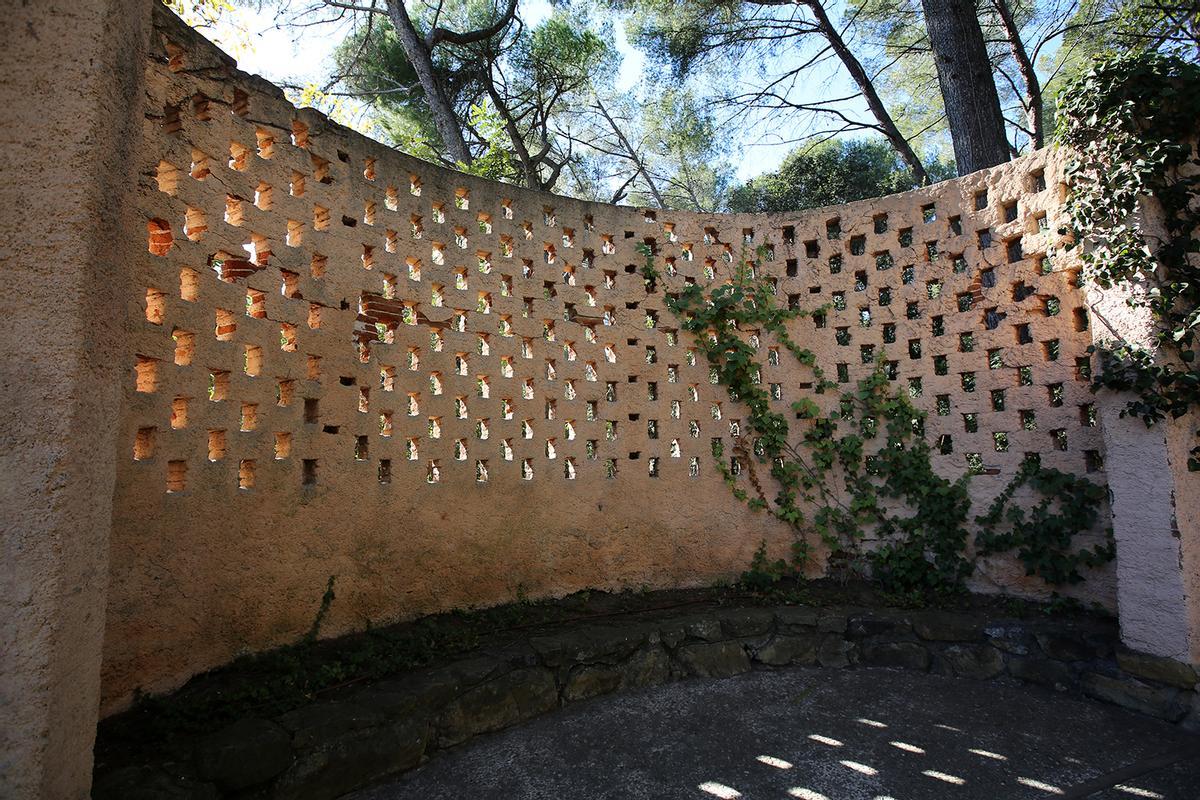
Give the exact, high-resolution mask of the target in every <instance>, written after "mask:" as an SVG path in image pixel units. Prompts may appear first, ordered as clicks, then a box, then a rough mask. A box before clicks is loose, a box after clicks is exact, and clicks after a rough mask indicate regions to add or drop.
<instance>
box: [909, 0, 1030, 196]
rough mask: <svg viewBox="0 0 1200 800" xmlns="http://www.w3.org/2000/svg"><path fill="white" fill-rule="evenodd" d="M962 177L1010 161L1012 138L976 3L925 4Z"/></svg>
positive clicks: (942, 0)
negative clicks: (1009, 137) (1010, 140)
mask: <svg viewBox="0 0 1200 800" xmlns="http://www.w3.org/2000/svg"><path fill="white" fill-rule="evenodd" d="M921 7H922V8H923V9H924V12H925V29H926V31H928V32H929V44H930V46H931V47H932V48H933V62H934V64H935V65H936V66H937V74H938V83H939V84H940V85H941V88H942V100H943V101H944V103H945V106H946V118H947V119H948V120H949V122H950V138H951V140H952V141H953V142H954V160H955V162H956V163H957V164H958V174H959V175H966V174H967V173H968V172H974V171H975V170H978V169H983V168H985V167H992V166H995V165H996V164H1001V163H1003V162H1005V161H1008V158H1009V149H1008V134H1007V132H1006V131H1005V130H1004V114H1003V113H1002V112H1001V111H1000V97H999V95H998V94H997V93H996V81H995V79H994V78H993V77H992V65H991V62H990V61H989V60H988V53H987V47H986V46H985V45H984V43H983V32H982V31H981V30H980V28H979V17H978V16H976V14H975V3H974V2H973V0H921Z"/></svg>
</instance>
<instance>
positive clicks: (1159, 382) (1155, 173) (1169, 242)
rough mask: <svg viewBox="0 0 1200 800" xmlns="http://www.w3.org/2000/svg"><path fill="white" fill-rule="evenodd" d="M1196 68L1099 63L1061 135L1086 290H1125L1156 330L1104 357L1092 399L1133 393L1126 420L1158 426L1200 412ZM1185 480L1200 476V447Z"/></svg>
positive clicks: (1141, 57)
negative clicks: (1156, 216) (1147, 205)
mask: <svg viewBox="0 0 1200 800" xmlns="http://www.w3.org/2000/svg"><path fill="white" fill-rule="evenodd" d="M1198 107H1200V67H1198V66H1196V65H1195V64H1190V63H1187V62H1184V61H1182V60H1180V59H1177V58H1174V57H1169V56H1163V55H1161V54H1158V53H1154V52H1140V53H1133V54H1128V55H1124V56H1119V57H1116V58H1108V59H1101V60H1099V61H1097V62H1096V63H1095V65H1094V66H1093V67H1092V68H1091V69H1090V70H1088V71H1087V72H1085V73H1084V74H1083V75H1081V76H1080V77H1079V79H1078V80H1077V81H1076V83H1075V84H1073V85H1072V86H1071V88H1070V89H1069V90H1067V91H1066V92H1064V93H1063V97H1062V100H1061V107H1060V115H1059V129H1058V133H1057V137H1058V140H1059V142H1060V143H1061V144H1063V145H1065V146H1066V147H1068V148H1069V151H1070V160H1069V161H1068V164H1067V167H1066V170H1065V178H1066V180H1067V182H1068V183H1069V185H1070V186H1071V193H1070V196H1069V197H1068V199H1067V204H1066V209H1067V212H1068V215H1069V223H1068V228H1067V231H1066V232H1069V233H1070V234H1071V235H1072V237H1073V240H1074V242H1075V246H1079V245H1084V247H1083V248H1082V253H1081V258H1082V261H1083V265H1084V267H1083V270H1084V278H1086V279H1088V280H1090V281H1092V282H1094V283H1095V284H1096V285H1098V286H1100V287H1101V288H1104V289H1107V288H1111V287H1113V286H1115V285H1117V284H1122V283H1128V284H1130V285H1132V286H1133V287H1135V289H1136V291H1135V293H1134V295H1133V297H1132V299H1131V300H1130V301H1129V302H1130V304H1131V305H1133V306H1135V307H1141V308H1146V309H1148V310H1149V312H1150V314H1151V315H1152V317H1153V318H1154V320H1155V322H1156V328H1155V330H1154V332H1153V335H1152V337H1151V340H1150V341H1149V342H1145V343H1138V342H1119V343H1117V344H1116V346H1114V347H1112V348H1109V349H1104V350H1102V352H1101V356H1102V359H1101V362H1102V363H1101V367H1102V368H1101V369H1100V370H1098V371H1097V374H1096V378H1095V384H1094V387H1095V388H1097V389H1100V388H1107V389H1112V390H1116V391H1127V392H1132V393H1134V395H1135V396H1134V399H1132V400H1131V401H1130V402H1129V403H1128V404H1127V406H1126V407H1125V408H1124V409H1123V410H1122V416H1124V415H1126V414H1129V415H1133V416H1137V417H1140V418H1141V419H1142V420H1143V421H1144V422H1145V423H1146V425H1148V426H1149V425H1153V424H1154V423H1156V422H1159V421H1161V420H1163V419H1166V418H1167V417H1172V418H1178V417H1181V416H1183V415H1184V414H1186V413H1187V412H1188V411H1190V410H1192V409H1195V408H1197V406H1198V404H1200V364H1197V360H1196V348H1197V338H1196V329H1197V326H1198V325H1200V263H1198V259H1197V253H1200V240H1198V239H1197V238H1196V235H1195V232H1196V229H1197V226H1198V225H1200V209H1197V208H1196V203H1195V200H1196V198H1197V196H1200V175H1197V174H1196V173H1195V170H1194V169H1193V168H1194V166H1195V165H1197V164H1198V163H1200V161H1198V160H1197V158H1196V156H1195V152H1194V149H1193V145H1192V138H1193V137H1194V136H1195V134H1196V132H1197V122H1196V108H1198ZM1146 198H1151V199H1153V200H1154V201H1157V203H1158V204H1159V206H1160V207H1161V211H1162V218H1163V222H1164V225H1165V228H1166V237H1165V238H1164V239H1162V240H1161V241H1156V242H1154V243H1153V244H1152V243H1151V242H1150V241H1148V239H1147V236H1146V234H1145V232H1144V231H1143V230H1142V229H1141V227H1140V225H1139V222H1138V219H1139V217H1138V215H1139V212H1140V211H1141V208H1142V203H1143V202H1144V200H1145V199H1146ZM1188 465H1189V468H1190V469H1198V468H1200V447H1197V448H1195V449H1193V450H1192V454H1191V458H1190V459H1189V462H1188Z"/></svg>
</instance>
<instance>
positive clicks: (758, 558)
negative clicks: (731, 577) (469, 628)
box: [738, 541, 792, 592]
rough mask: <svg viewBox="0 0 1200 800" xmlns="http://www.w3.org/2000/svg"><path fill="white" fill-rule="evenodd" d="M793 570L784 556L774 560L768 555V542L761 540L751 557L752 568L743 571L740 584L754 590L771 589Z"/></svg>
mask: <svg viewBox="0 0 1200 800" xmlns="http://www.w3.org/2000/svg"><path fill="white" fill-rule="evenodd" d="M791 572H792V569H791V566H790V565H789V564H788V563H787V562H786V561H785V560H783V559H782V558H778V559H775V560H774V561H772V560H771V559H770V558H769V557H768V556H767V543H766V542H765V541H764V542H760V543H759V545H758V548H757V549H756V550H755V551H754V556H753V557H752V558H751V559H750V569H748V570H746V571H745V572H743V573H742V577H741V580H740V581H739V582H738V585H739V586H741V587H742V588H743V589H746V590H748V591H752V592H765V591H768V590H770V589H771V588H772V587H774V586H775V584H777V583H779V582H780V581H781V580H783V579H784V578H785V577H786V576H788V575H790V574H791Z"/></svg>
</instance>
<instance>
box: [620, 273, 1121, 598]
mask: <svg viewBox="0 0 1200 800" xmlns="http://www.w3.org/2000/svg"><path fill="white" fill-rule="evenodd" d="M643 254H644V255H646V257H647V263H648V268H650V269H653V265H652V258H651V255H650V253H649V251H648V250H647V251H644V252H643ZM758 267H759V261H758V260H755V261H754V262H746V261H744V260H743V262H742V263H741V264H740V265H739V267H738V269H737V271H736V273H735V275H734V277H733V280H732V281H730V282H728V283H725V284H720V285H716V286H709V287H700V286H698V285H689V286H687V287H685V289H684V290H683V292H681V293H680V294H679V296H678V297H677V298H675V299H671V300H669V302H668V307H669V308H670V309H671V311H672V312H673V313H674V314H675V315H676V317H678V319H679V320H680V324H681V326H682V328H683V329H684V330H685V331H688V332H690V333H691V334H692V335H693V337H694V339H695V341H696V344H697V347H698V348H699V349H700V350H701V352H703V353H704V355H705V358H706V360H707V362H708V364H709V366H710V368H712V369H713V371H714V373H715V375H716V377H717V379H718V382H719V383H720V384H721V385H723V386H724V387H725V389H726V391H727V392H728V394H729V397H730V399H731V400H734V401H736V402H738V403H741V404H742V405H743V406H744V407H745V409H746V422H747V425H748V427H749V431H750V434H751V442H750V443H749V445H747V444H745V443H744V442H743V440H742V439H741V438H736V439H734V442H733V446H732V453H731V455H732V456H733V459H734V461H728V460H727V459H726V456H727V453H726V451H725V448H724V447H723V446H716V445H715V446H714V450H713V456H714V458H715V459H716V465H717V468H718V470H720V472H721V475H722V477H723V478H724V480H725V482H726V483H727V484H728V485H729V486H730V488H731V490H732V491H733V494H734V496H735V497H736V498H737V499H738V500H740V501H742V502H744V503H746V504H747V505H748V506H750V507H751V508H754V509H760V510H763V511H765V512H767V513H769V514H771V515H772V516H774V517H775V518H777V519H779V520H781V521H782V522H785V523H787V524H788V525H789V526H790V527H791V529H792V531H793V532H794V535H795V536H794V541H793V547H792V555H791V559H790V562H784V561H782V560H776V561H771V560H770V559H769V558H768V557H767V553H766V548H765V544H764V545H762V546H760V547H759V549H758V550H757V551H756V552H755V555H754V559H753V561H752V563H751V565H750V569H749V570H748V571H747V572H746V573H745V574H743V576H742V585H743V586H745V587H747V588H751V589H754V590H756V591H764V590H766V589H768V588H769V587H770V586H771V585H773V584H775V583H776V582H778V581H779V580H781V579H783V578H784V577H786V576H793V575H796V574H798V573H799V572H800V570H801V569H802V568H803V566H804V565H805V563H806V561H807V559H808V558H809V557H810V555H811V549H812V542H811V541H810V539H811V538H812V537H813V535H815V536H816V537H817V538H819V539H820V540H821V541H822V542H824V544H825V545H826V546H828V547H829V548H830V551H831V561H833V562H838V561H841V562H849V563H850V565H851V566H852V567H853V566H855V564H856V562H860V561H863V560H865V561H866V562H867V563H869V565H870V567H871V572H872V574H873V576H874V577H875V579H876V580H877V581H878V582H879V583H880V584H881V585H882V587H883V589H884V590H885V591H886V592H888V593H889V594H890V595H891V596H893V597H898V598H903V599H904V600H905V602H908V603H920V602H923V601H924V598H929V597H937V596H944V595H948V594H953V593H956V592H959V591H962V590H963V588H964V584H965V581H966V579H967V578H968V577H970V575H971V574H972V573H973V571H974V564H973V562H972V561H971V560H969V559H968V558H967V557H966V555H965V553H966V550H967V544H968V541H969V539H970V533H969V529H968V520H969V516H970V510H971V499H970V495H969V493H968V490H967V487H968V482H969V480H970V478H971V474H970V472H968V473H966V474H964V475H962V476H960V477H958V478H957V479H955V480H949V479H947V478H944V477H942V476H941V475H939V474H937V472H936V471H935V470H934V469H933V464H932V458H931V456H932V448H931V446H930V444H929V442H928V441H927V439H926V438H925V426H924V423H925V414H924V412H922V411H920V410H918V409H917V408H915V407H914V406H913V404H912V403H911V401H910V400H909V398H908V396H907V394H906V393H903V392H893V391H892V390H891V386H890V381H889V379H888V377H887V373H886V371H885V369H884V361H883V357H882V356H881V358H880V360H878V361H877V362H876V365H875V369H874V370H873V371H872V372H871V374H869V375H867V376H866V377H865V378H863V379H862V380H860V381H859V382H858V384H857V385H856V386H855V388H854V390H853V391H850V392H845V393H843V394H842V395H841V396H840V397H839V398H838V399H837V402H836V405H835V406H834V407H833V409H832V410H830V411H828V412H825V411H823V410H822V407H821V405H819V404H818V402H817V401H816V399H814V398H813V397H802V398H800V399H798V400H796V401H795V402H793V403H792V404H791V407H790V410H791V412H792V413H793V414H794V415H795V417H796V418H797V419H799V420H801V421H802V426H801V427H802V431H801V432H800V434H799V436H798V437H797V438H798V441H793V437H792V435H791V433H790V424H789V419H788V416H785V415H784V414H783V413H781V412H779V411H776V410H774V409H773V408H772V407H771V403H770V395H769V394H768V392H766V391H765V390H764V389H763V388H762V383H761V374H762V365H761V364H760V363H758V362H757V361H756V360H755V355H756V349H755V347H754V346H753V345H752V344H751V342H750V332H760V333H761V334H762V335H763V337H766V336H771V337H773V338H774V340H775V341H777V342H778V343H779V344H781V345H782V347H783V349H786V350H787V351H788V352H789V353H791V354H792V356H793V357H794V358H795V359H796V360H797V361H798V362H799V365H800V367H801V368H804V369H807V370H808V371H810V372H811V373H812V376H813V379H814V380H813V382H814V389H813V390H814V393H815V394H816V395H825V394H827V393H828V392H829V390H831V389H834V388H836V386H837V384H835V383H833V382H831V381H829V380H828V379H827V378H826V377H825V375H824V372H823V371H822V369H821V367H820V366H819V365H818V364H817V362H816V357H815V355H814V354H813V353H812V351H810V350H807V349H805V348H803V347H801V346H800V345H798V344H797V343H796V342H795V341H793V340H792V339H791V338H790V336H789V334H788V332H787V323H788V322H789V321H790V320H792V319H794V318H796V317H797V316H800V315H803V314H805V313H806V312H804V311H801V310H796V309H785V308H781V307H779V306H778V305H777V304H776V302H775V297H774V294H773V293H772V291H771V289H770V286H769V285H768V284H767V283H766V282H765V281H760V280H757V279H756V278H755V272H756V270H757V268H758ZM823 310H824V308H822V309H818V311H823ZM760 344H761V342H760ZM734 462H736V463H737V464H738V465H742V464H744V470H745V472H746V477H747V481H746V482H745V483H748V484H749V486H748V487H747V486H746V485H745V484H744V483H743V481H742V480H741V478H740V475H739V473H740V472H741V471H742V470H740V469H735V468H734V466H733V464H734ZM756 465H758V466H756ZM761 466H767V468H768V471H769V475H770V477H771V479H772V481H773V485H774V487H775V490H774V496H773V497H770V496H768V493H767V489H766V488H765V486H764V482H763V481H762V480H760V479H759V477H758V470H759V467H761ZM1026 485H1028V486H1030V487H1031V488H1032V489H1034V490H1036V491H1038V492H1040V493H1041V494H1042V495H1043V499H1042V500H1041V501H1039V502H1038V503H1037V504H1036V505H1034V506H1033V507H1032V508H1030V509H1028V510H1026V509H1022V508H1018V507H1016V506H1014V505H1013V504H1012V502H1011V499H1012V497H1013V494H1014V493H1015V492H1016V491H1017V490H1018V489H1020V488H1021V487H1023V486H1026ZM1103 500H1104V489H1103V488H1101V487H1098V486H1096V485H1095V484H1092V483H1091V482H1089V481H1087V480H1084V479H1081V478H1075V477H1073V476H1071V475H1066V474H1064V473H1061V472H1058V471H1056V470H1052V469H1041V468H1040V467H1039V466H1038V465H1037V464H1036V463H1034V462H1032V461H1029V462H1027V463H1026V464H1025V465H1023V466H1022V468H1021V470H1020V471H1019V472H1018V474H1017V475H1016V476H1015V477H1014V478H1013V480H1012V482H1011V483H1010V484H1009V485H1008V486H1007V487H1006V488H1005V490H1004V492H1003V494H1002V495H1001V497H1000V499H999V500H997V501H996V504H994V505H993V507H992V508H991V509H989V512H988V513H987V514H985V515H983V516H980V517H978V518H976V522H978V523H980V525H982V526H983V529H982V530H983V532H982V533H981V534H980V538H979V539H978V541H979V544H980V552H981V553H982V554H985V555H986V554H991V553H997V552H1005V551H1009V550H1013V549H1016V550H1017V557H1018V558H1020V559H1021V560H1022V562H1023V563H1024V564H1025V566H1026V568H1027V569H1028V570H1029V573H1030V574H1031V575H1037V576H1038V577H1040V578H1042V579H1043V580H1044V581H1046V582H1047V583H1049V584H1051V585H1059V584H1062V583H1075V582H1078V581H1079V580H1082V575H1081V574H1080V572H1079V569H1080V568H1081V567H1095V566H1099V565H1101V564H1103V563H1104V562H1106V561H1109V560H1111V558H1112V556H1113V551H1112V546H1111V543H1110V544H1109V545H1106V546H1103V547H1097V548H1094V549H1092V550H1086V549H1081V550H1072V546H1073V541H1074V537H1075V536H1076V535H1077V534H1079V533H1082V532H1085V531H1088V530H1091V529H1093V528H1094V527H1095V525H1096V524H1097V522H1098V515H1099V511H1098V509H1099V508H1100V507H1101V504H1102V501H1103ZM1026 511H1028V516H1026ZM1002 521H1003V522H1005V523H1006V524H1007V525H1008V527H1007V528H1006V529H1003V530H1001V529H1000V527H999V526H1000V524H1001V522H1002ZM868 542H873V546H871V547H864V544H865V543H868ZM864 550H865V551H866V552H865V555H864Z"/></svg>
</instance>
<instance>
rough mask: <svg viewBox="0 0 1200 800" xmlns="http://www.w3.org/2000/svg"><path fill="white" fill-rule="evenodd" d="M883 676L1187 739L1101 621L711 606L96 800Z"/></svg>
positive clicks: (237, 793) (1191, 673)
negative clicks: (757, 685) (685, 688)
mask: <svg viewBox="0 0 1200 800" xmlns="http://www.w3.org/2000/svg"><path fill="white" fill-rule="evenodd" d="M791 667H826V668H855V667H889V668H898V669H911V670H918V671H922V672H933V673H937V674H943V675H953V676H958V677H962V678H968V679H972V680H979V681H1009V682H1012V681H1021V682H1026V683H1031V684H1036V685H1039V686H1043V687H1047V688H1050V689H1053V690H1055V691H1059V692H1069V693H1073V694H1077V695H1081V696H1087V697H1090V698H1093V699H1096V700H1101V701H1104V702H1108V703H1114V704H1116V705H1119V706H1122V707H1124V708H1127V709H1131V710H1133V711H1137V712H1140V713H1143V714H1147V715H1150V716H1153V717H1157V718H1159V719H1163V720H1166V721H1168V722H1172V723H1178V724H1181V725H1184V726H1186V727H1189V728H1191V729H1196V730H1200V696H1198V694H1197V691H1196V687H1197V674H1196V671H1195V670H1194V669H1193V668H1192V667H1191V666H1188V665H1186V664H1182V663H1180V662H1176V661H1172V660H1170V659H1163V658H1158V657H1154V656H1147V655H1143V654H1140V653H1134V652H1131V651H1128V650H1124V649H1122V648H1121V646H1120V644H1119V641H1118V636H1117V630H1116V626H1115V624H1113V623H1111V622H1108V621H1105V620H1099V619H1082V620H1061V619H1051V618H1047V619H1045V620H1033V621H1030V620H1017V619H988V618H986V617H983V616H981V615H979V614H978V613H957V612H944V611H921V612H907V611H895V610H862V609H852V608H810V607H796V606H789V607H780V608H775V609H769V608H749V607H748V608H730V609H715V610H710V611H706V612H702V613H692V614H689V615H687V616H668V617H662V616H658V617H655V618H653V619H647V618H646V617H644V616H640V617H634V618H626V619H623V620H620V621H616V622H609V623H606V624H603V625H595V624H592V625H574V626H572V627H567V628H559V629H555V630H552V631H542V632H539V633H536V634H534V635H531V636H530V637H529V638H528V639H526V640H524V641H522V642H520V643H517V644H508V645H505V646H503V647H501V648H497V649H490V650H489V649H486V648H485V649H483V650H481V651H479V652H477V653H475V654H473V655H471V656H470V657H467V658H464V659H462V660H459V661H456V662H454V663H450V664H447V665H444V666H441V667H438V668H434V669H427V670H422V671H419V672H414V673H411V674H407V675H402V676H396V677H395V678H392V679H388V680H384V681H380V682H377V683H374V684H372V685H370V686H366V687H356V688H353V689H345V690H341V691H336V692H331V693H329V696H327V697H322V698H320V699H318V700H316V701H315V702H313V703H311V704H309V705H306V706H303V707H301V708H298V709H295V710H293V711H290V712H288V713H286V714H282V715H280V716H277V717H274V718H272V719H263V718H255V717H247V718H245V719H242V720H239V721H238V722H235V723H234V724H232V725H230V726H228V727H226V728H224V729H222V730H219V731H214V732H211V733H208V734H204V735H198V736H195V737H192V738H188V739H186V740H182V741H173V742H169V743H167V744H166V745H165V746H164V748H163V753H164V755H163V756H162V758H161V759H159V760H158V761H157V762H156V763H152V764H136V765H125V766H121V767H116V768H109V767H102V768H101V771H100V772H98V774H97V776H96V784H95V790H94V797H96V798H97V800H107V799H108V798H114V799H115V798H122V799H123V800H137V799H138V798H151V797H153V798H189V799H194V800H200V799H201V798H204V799H205V800H210V799H212V798H222V797H228V798H304V799H305V800H322V799H323V798H334V797H338V796H340V795H342V794H344V793H346V792H349V791H352V790H354V789H357V788H360V787H363V786H367V785H370V784H371V783H373V782H376V781H378V780H380V779H382V778H384V777H386V776H388V775H393V774H395V773H398V772H402V771H404V770H408V769H411V768H413V767H415V766H417V765H418V764H420V763H421V762H422V761H424V760H425V759H427V758H429V757H430V756H431V755H432V754H433V753H435V752H437V751H438V750H440V749H443V748H447V747H452V746H455V745H458V744H461V743H462V742H465V741H467V740H468V739H470V738H471V737H473V736H476V735H478V734H482V733H489V732H492V731H497V730H500V729H502V728H506V727H509V726H511V725H515V724H518V723H520V722H523V721H525V720H528V719H531V718H533V717H536V716H538V715H539V714H544V713H547V712H549V711H553V710H554V709H556V708H559V707H561V706H562V705H565V704H567V703H572V702H578V701H580V700H586V699H587V698H591V697H596V696H599V695H604V694H609V693H612V692H618V691H629V690H633V689H639V688H644V687H648V686H655V685H659V684H663V683H666V682H669V681H676V680H685V679H690V678H727V677H732V676H735V675H739V674H741V673H744V672H748V671H750V670H752V669H782V668H791Z"/></svg>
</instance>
